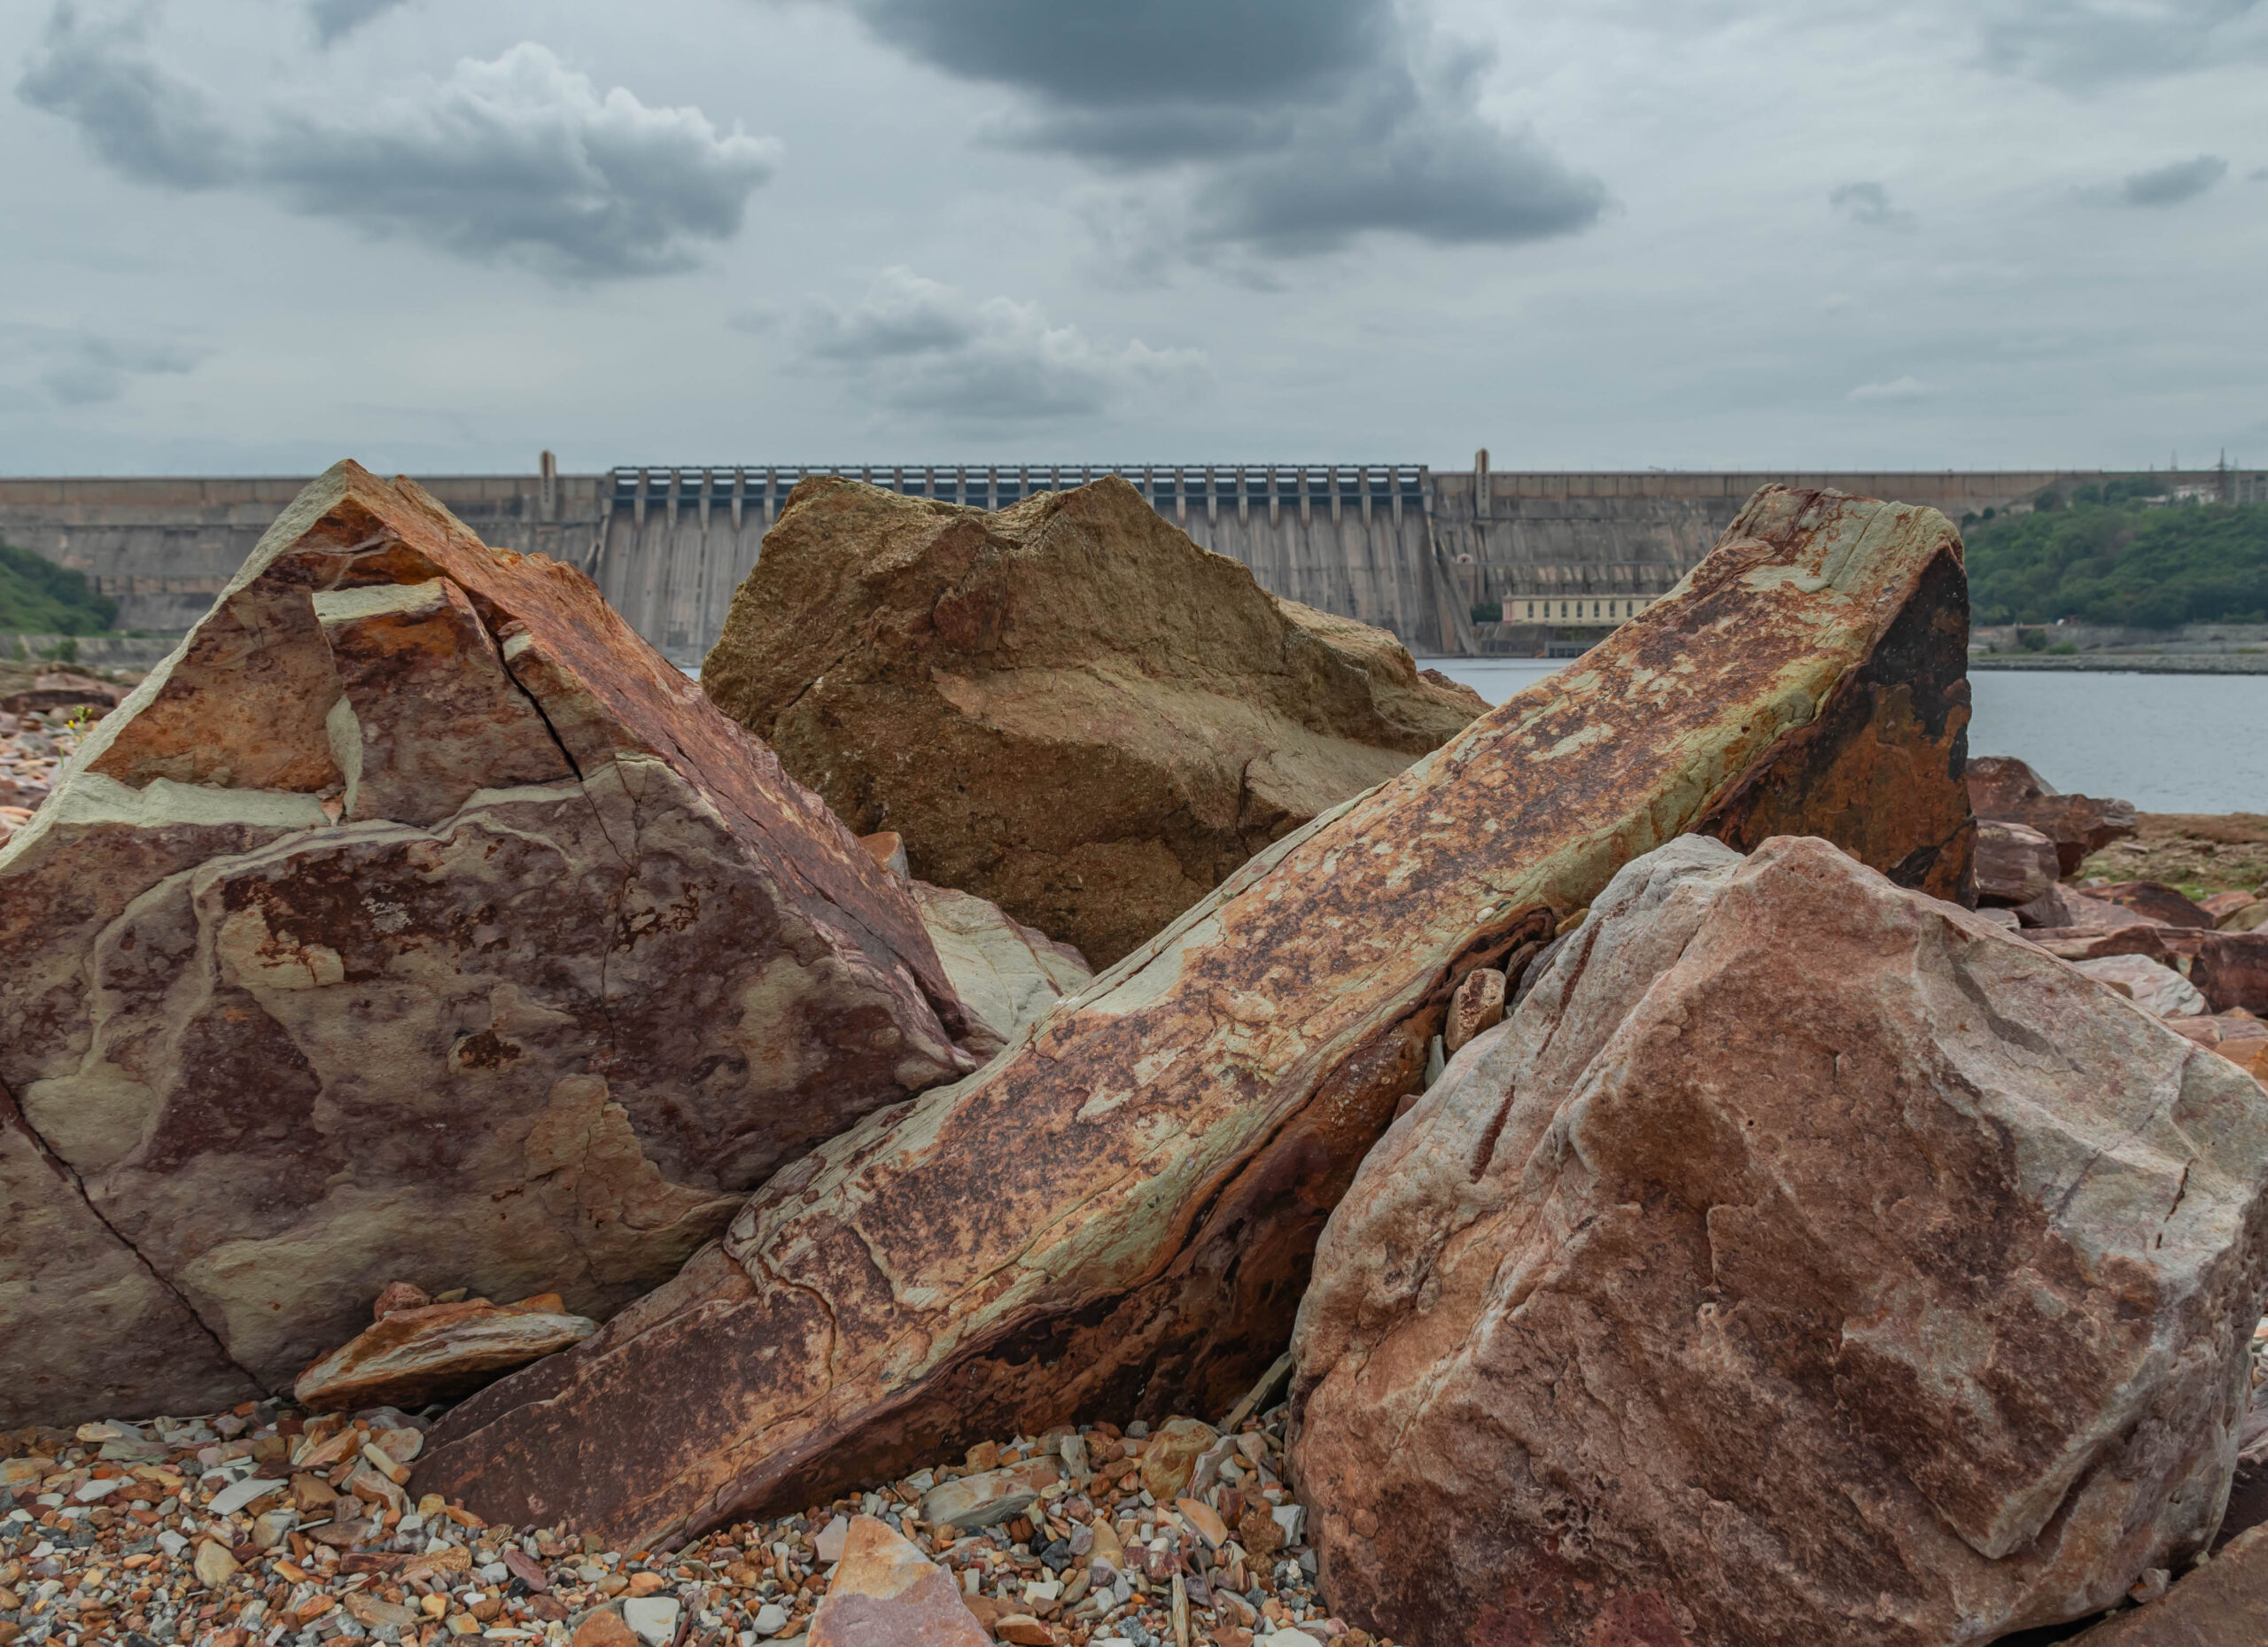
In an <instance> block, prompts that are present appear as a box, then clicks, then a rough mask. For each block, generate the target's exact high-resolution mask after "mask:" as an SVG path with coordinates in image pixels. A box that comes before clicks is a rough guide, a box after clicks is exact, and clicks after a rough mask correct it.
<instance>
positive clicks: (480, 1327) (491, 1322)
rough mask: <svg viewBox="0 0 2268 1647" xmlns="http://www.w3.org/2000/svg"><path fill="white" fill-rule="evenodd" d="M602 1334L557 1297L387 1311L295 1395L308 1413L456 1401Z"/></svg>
mask: <svg viewBox="0 0 2268 1647" xmlns="http://www.w3.org/2000/svg"><path fill="white" fill-rule="evenodd" d="M598 1326H599V1324H598V1323H597V1322H595V1321H593V1320H591V1319H590V1318H588V1317H585V1316H576V1315H570V1314H568V1313H567V1311H566V1309H564V1308H563V1305H562V1303H561V1301H560V1297H559V1294H556V1293H542V1294H537V1295H536V1296H535V1297H533V1298H524V1299H522V1300H521V1301H519V1302H517V1303H516V1304H496V1303H491V1302H490V1301H488V1300H487V1299H485V1298H467V1299H462V1300H460V1301H457V1302H455V1303H454V1304H434V1303H417V1304H411V1305H409V1306H408V1307H407V1308H403V1309H387V1310H384V1311H383V1312H382V1313H381V1314H380V1315H379V1317H378V1318H377V1321H375V1322H374V1323H372V1324H371V1325H369V1326H367V1327H365V1328H363V1329H362V1331H361V1332H358V1333H356V1334H355V1335H354V1336H353V1338H351V1339H349V1340H347V1341H346V1343H344V1344H342V1345H340V1346H339V1347H338V1348H337V1349H335V1350H333V1351H331V1353H330V1355H328V1356H323V1357H322V1359H320V1360H318V1361H316V1362H315V1363H312V1364H311V1365H309V1366H308V1367H307V1370H306V1371H304V1372H302V1373H300V1374H299V1379H297V1381H296V1382H295V1383H294V1384H293V1385H292V1387H291V1395H292V1398H293V1399H294V1400H296V1401H297V1402H299V1405H301V1406H302V1407H305V1408H307V1410H309V1411H311V1412H328V1411H330V1410H335V1409H339V1408H353V1407H400V1408H415V1407H422V1406H423V1405H425V1403H426V1402H435V1401H455V1400H457V1399H458V1398H460V1397H462V1396H465V1395H470V1394H471V1393H472V1392H473V1391H475V1390H477V1389H478V1388H479V1387H481V1386H482V1385H484V1384H486V1383H488V1382H490V1381H491V1380H492V1379H496V1378H498V1377H500V1376H501V1375H502V1374H504V1373H507V1372H509V1371H511V1370H512V1369H513V1368H515V1367H524V1366H525V1365H527V1363H530V1362H531V1361H535V1360H538V1359H540V1357H542V1356H549V1355H553V1354H555V1353H556V1352H558V1351H560V1350H563V1349H564V1348H567V1347H568V1346H569V1345H570V1344H579V1343H580V1342H582V1340H585V1339H586V1338H588V1337H590V1335H591V1334H592V1333H594V1332H597V1331H598Z"/></svg>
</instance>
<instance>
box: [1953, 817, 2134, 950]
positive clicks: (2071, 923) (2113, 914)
mask: <svg viewBox="0 0 2268 1647" xmlns="http://www.w3.org/2000/svg"><path fill="white" fill-rule="evenodd" d="M1980 827H1981V826H1980ZM2016 917H2017V919H2018V921H2020V922H2021V923H2022V924H2023V925H2024V926H2026V927H2077V928H2088V929H2090V930H2093V931H2097V932H2109V931H2113V930H2115V929H2117V928H2120V927H2160V926H2163V925H2164V924H2165V922H2163V921H2160V920H2158V919H2157V918H2156V917H2155V915H2146V914H2144V913H2141V912H2140V910H2136V909H2131V908H2128V907H2127V906H2126V905H2123V904H2111V903H2106V902H2105V901H2104V900H2103V899H2101V898H2099V897H2092V896H2091V895H2089V894H2087V893H2085V892H2082V891H2080V890H2078V889H2077V888H2076V887H2071V886H2066V885H2062V884H2060V883H2059V884H2057V885H2055V886H2052V887H2050V888H2048V889H2047V891H2045V892H2043V893H2041V894H2040V895H2039V897H2036V898H2034V899H2032V900H2031V902H2030V903H2029V904H2023V905H2018V906H2017V909H2016Z"/></svg>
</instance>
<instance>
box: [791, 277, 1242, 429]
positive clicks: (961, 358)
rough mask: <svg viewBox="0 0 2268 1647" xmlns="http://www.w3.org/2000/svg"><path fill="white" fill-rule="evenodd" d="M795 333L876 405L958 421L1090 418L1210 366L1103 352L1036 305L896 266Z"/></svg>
mask: <svg viewBox="0 0 2268 1647" xmlns="http://www.w3.org/2000/svg"><path fill="white" fill-rule="evenodd" d="M797 333H798V335H797V338H796V347H797V350H798V352H799V353H800V354H801V356H802V358H803V359H804V361H805V362H806V363H807V364H812V365H819V366H825V367H831V368H834V369H839V370H841V371H842V372H843V373H844V374H845V375H846V376H847V377H848V378H849V379H850V382H851V383H852V384H853V385H856V386H857V387H858V389H859V391H860V392H862V393H863V394H865V395H867V396H869V397H871V398H872V399H874V400H876V401H878V402H879V403H880V404H882V406H884V407H887V408H891V409H893V410H897V411H900V412H909V413H915V414H920V415H921V416H925V417H928V418H933V419H936V420H938V421H941V422H944V423H948V424H953V425H961V426H998V425H1004V424H1016V423H1034V422H1037V421H1039V420H1042V419H1048V418H1079V417H1089V416H1095V415H1097V414H1099V413H1101V412H1104V411H1106V410H1111V409H1115V408H1116V407H1117V406H1118V405H1119V404H1120V403H1121V402H1122V401H1123V400H1127V399H1128V398H1130V397H1134V396H1138V395H1142V394H1146V393H1149V392H1154V391H1157V390H1160V389H1163V388H1169V387H1180V388H1184V389H1185V388H1188V387H1191V386H1193V385H1198V384H1200V383H1201V382H1202V381H1203V380H1204V379H1205V377H1206V376H1207V373H1208V363H1207V361H1206V359H1205V357H1204V356H1203V355H1202V354H1201V353H1197V352H1195V351H1192V350H1186V349H1153V348H1151V347H1150V346H1147V345H1146V344H1144V343H1142V342H1139V341H1138V340H1137V341H1130V342H1128V343H1126V344H1124V345H1122V346H1119V347H1117V348H1115V349H1114V348H1110V347H1107V346H1103V345H1100V344H1098V343H1096V342H1094V341H1093V340H1092V339H1091V338H1088V337H1087V336H1086V334H1085V333H1084V332H1083V331H1081V330H1079V329H1078V328H1077V327H1076V326H1057V325H1052V324H1050V323H1049V322H1048V319H1047V316H1046V315H1045V314H1043V313H1042V312H1041V310H1040V307H1039V306H1038V305H1037V304H1036V303H1019V302H1016V301H1014V299H1008V298H989V299H983V300H982V301H978V300H976V299H971V298H969V297H968V296H967V295H966V294H965V293H963V292H960V291H956V290H955V289H954V288H952V287H951V286H948V285H945V284H942V283H940V282H937V281H934V280H928V279H925V278H923V277H922V276H920V275H917V274H915V273H914V272H913V270H912V269H910V268H889V269H885V270H884V271H883V272H882V274H881V275H880V276H877V277H876V278H875V280H874V284H872V285H871V286H870V287H868V289H867V291H866V295H865V296H864V297H863V298H861V299H859V300H858V302H857V303H855V304H852V305H850V306H849V307H840V306H837V305H835V304H820V305H817V306H814V307H812V309H811V310H809V311H808V312H807V313H806V314H805V315H804V318H803V321H802V323H801V325H800V326H799V328H798V329H797Z"/></svg>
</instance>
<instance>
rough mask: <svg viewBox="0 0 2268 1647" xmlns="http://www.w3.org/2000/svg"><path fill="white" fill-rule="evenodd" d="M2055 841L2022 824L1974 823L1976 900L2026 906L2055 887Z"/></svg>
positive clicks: (1982, 902) (1986, 820) (1991, 821)
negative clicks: (1975, 825) (1975, 833)
mask: <svg viewBox="0 0 2268 1647" xmlns="http://www.w3.org/2000/svg"><path fill="white" fill-rule="evenodd" d="M2059 873H2060V872H2059V871H2058V870H2057V868H2056V858H2055V843H2054V842H2053V841H2051V840H2049V839H2048V838H2047V836H2046V835H2042V834H2040V833H2039V830H2037V829H2031V828H2026V827H2024V826H2023V824H2012V823H2001V822H2000V821H1998V820H1994V819H1991V818H1984V819H1979V820H1977V902H1978V903H1980V904H2000V905H2028V904H2031V903H2033V902H2035V901H2036V900H2038V899H2039V898H2041V897H2046V896H2047V894H2049V893H2051V892H2053V891H2054V890H2055V878H2056V875H2057V874H2059Z"/></svg>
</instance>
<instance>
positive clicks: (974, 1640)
mask: <svg viewBox="0 0 2268 1647" xmlns="http://www.w3.org/2000/svg"><path fill="white" fill-rule="evenodd" d="M804 1639H805V1640H806V1641H807V1642H808V1643H810V1647H989V1644H990V1642H991V1639H992V1638H991V1637H990V1635H987V1634H986V1633H985V1631H984V1628H983V1626H982V1625H980V1624H979V1623H977V1621H976V1616H975V1614H974V1613H972V1612H969V1610H968V1606H967V1603H965V1602H964V1601H963V1600H962V1599H961V1593H960V1587H959V1585H958V1584H956V1583H954V1582H953V1575H952V1574H951V1573H948V1572H947V1571H946V1570H945V1569H944V1568H943V1567H941V1566H939V1565H936V1563H935V1562H933V1561H930V1560H929V1559H928V1558H926V1557H925V1556H923V1555H922V1553H921V1552H920V1550H916V1549H915V1548H914V1547H913V1544H911V1543H910V1542H907V1541H906V1540H905V1539H904V1538H902V1537H900V1536H899V1535H898V1534H897V1533H896V1532H895V1531H893V1530H892V1529H891V1528H890V1527H889V1526H888V1525H887V1524H886V1523H884V1522H882V1521H878V1520H876V1519H874V1517H872V1516H859V1517H858V1518H857V1519H854V1520H853V1521H852V1522H851V1523H850V1538H849V1539H848V1541H847V1542H846V1543H845V1546H844V1549H843V1561H842V1565H840V1566H838V1567H836V1568H835V1578H834V1580H833V1581H832V1582H830V1583H829V1584H828V1585H827V1599H826V1600H824V1601H822V1602H820V1603H819V1611H818V1612H815V1613H813V1614H812V1627H811V1631H810V1634H809V1635H807V1636H805V1638H804Z"/></svg>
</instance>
